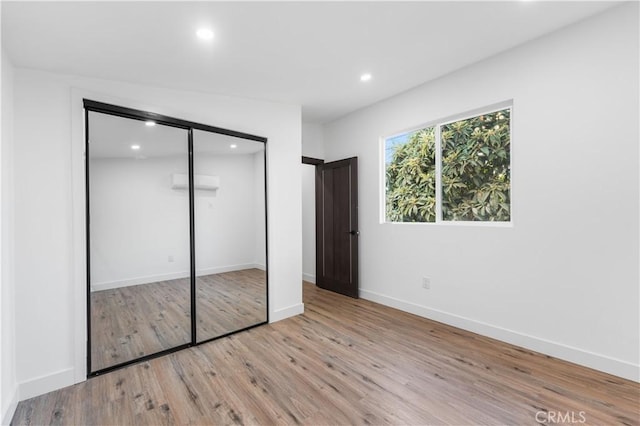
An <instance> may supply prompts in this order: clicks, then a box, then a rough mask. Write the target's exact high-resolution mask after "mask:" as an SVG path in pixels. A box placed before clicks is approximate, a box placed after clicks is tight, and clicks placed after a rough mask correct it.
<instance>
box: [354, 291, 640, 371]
mask: <svg viewBox="0 0 640 426" xmlns="http://www.w3.org/2000/svg"><path fill="white" fill-rule="evenodd" d="M360 297H362V298H363V299H366V300H370V301H372V302H376V303H380V304H382V305H385V306H390V307H392V308H396V309H400V310H402V311H405V312H409V313H412V314H415V315H418V316H421V317H424V318H428V319H431V320H434V321H438V322H441V323H444V324H447V325H451V326H453V327H457V328H460V329H463V330H467V331H471V332H473V333H477V334H480V335H482V336H487V337H491V338H493V339H496V340H500V341H503V342H506V343H510V344H512V345H516V346H520V347H523V348H526V349H529V350H532V351H536V352H540V353H543V354H545V355H550V356H553V357H555V358H559V359H563V360H565V361H569V362H572V363H575V364H579V365H582V366H585V367H589V368H593V369H595V370H599V371H603V372H605V373H609V374H612V375H614V376H618V377H622V378H625V379H628V380H633V381H635V382H638V381H640V365H637V364H633V363H630V362H627V361H623V360H620V359H616V358H612V357H609V356H606V355H602V354H597V353H593V352H589V351H585V350H583V349H580V348H576V347H572V346H569V345H565V344H562V343H558V342H552V341H550V340H546V339H542V338H539V337H535V336H530V335H527V334H524V333H520V332H517V331H514V330H509V329H506V328H502V327H498V326H495V325H491V324H487V323H484V322H481V321H476V320H473V319H470V318H466V317H462V316H459V315H455V314H451V313H448V312H443V311H440V310H437V309H432V308H428V307H426V306H422V305H417V304H415V303H412V302H407V301H405V300H400V299H396V298H394V297H390V296H386V295H383V294H380V293H376V292H373V291H369V290H363V289H360Z"/></svg>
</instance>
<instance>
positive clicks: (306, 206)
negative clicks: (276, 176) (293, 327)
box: [300, 164, 316, 284]
mask: <svg viewBox="0 0 640 426" xmlns="http://www.w3.org/2000/svg"><path fill="white" fill-rule="evenodd" d="M300 174H301V176H302V279H303V280H305V281H308V282H310V283H314V284H315V282H316V167H315V166H314V165H311V164H302V165H300Z"/></svg>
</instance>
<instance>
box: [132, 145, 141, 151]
mask: <svg viewBox="0 0 640 426" xmlns="http://www.w3.org/2000/svg"><path fill="white" fill-rule="evenodd" d="M131 149H132V150H134V151H137V150H139V149H140V145H131Z"/></svg>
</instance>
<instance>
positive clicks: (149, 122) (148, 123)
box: [144, 120, 156, 127]
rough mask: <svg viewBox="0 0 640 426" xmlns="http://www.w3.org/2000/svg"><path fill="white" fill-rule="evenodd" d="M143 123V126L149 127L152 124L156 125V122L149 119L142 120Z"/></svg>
mask: <svg viewBox="0 0 640 426" xmlns="http://www.w3.org/2000/svg"><path fill="white" fill-rule="evenodd" d="M144 125H145V126H149V127H153V126H155V125H156V122H155V121H151V120H149V121H145V122H144Z"/></svg>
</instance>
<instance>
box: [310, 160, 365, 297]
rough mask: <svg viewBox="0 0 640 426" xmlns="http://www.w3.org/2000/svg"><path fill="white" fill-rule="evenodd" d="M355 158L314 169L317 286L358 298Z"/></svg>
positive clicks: (356, 172)
mask: <svg viewBox="0 0 640 426" xmlns="http://www.w3.org/2000/svg"><path fill="white" fill-rule="evenodd" d="M358 235H359V232H358V158H357V157H353V158H347V159H345V160H340V161H333V162H331V163H324V164H320V165H318V166H317V167H316V250H317V253H316V263H317V264H316V284H317V285H318V287H320V288H324V289H327V290H331V291H334V292H336V293H340V294H344V295H346V296H351V297H356V298H357V297H358Z"/></svg>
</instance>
